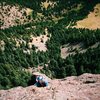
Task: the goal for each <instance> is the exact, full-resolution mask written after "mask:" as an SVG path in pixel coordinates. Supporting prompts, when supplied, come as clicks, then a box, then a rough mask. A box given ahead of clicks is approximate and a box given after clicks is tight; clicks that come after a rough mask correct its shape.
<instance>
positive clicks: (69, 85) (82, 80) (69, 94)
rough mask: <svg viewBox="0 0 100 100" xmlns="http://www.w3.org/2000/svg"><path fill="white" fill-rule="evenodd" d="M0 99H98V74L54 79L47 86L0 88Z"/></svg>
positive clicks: (99, 93)
mask: <svg viewBox="0 0 100 100" xmlns="http://www.w3.org/2000/svg"><path fill="white" fill-rule="evenodd" d="M0 100H100V74H98V75H93V74H87V73H86V74H83V75H81V76H78V77H77V76H71V77H67V78H64V79H54V80H51V81H50V83H49V86H48V87H41V88H38V87H35V86H29V87H26V88H23V87H21V86H19V87H16V88H12V89H9V90H0Z"/></svg>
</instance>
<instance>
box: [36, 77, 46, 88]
mask: <svg viewBox="0 0 100 100" xmlns="http://www.w3.org/2000/svg"><path fill="white" fill-rule="evenodd" d="M34 85H35V86H37V87H45V86H48V81H47V79H45V78H44V77H43V76H41V75H36V83H35V84H34Z"/></svg>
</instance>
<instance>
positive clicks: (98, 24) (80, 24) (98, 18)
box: [74, 3, 100, 30]
mask: <svg viewBox="0 0 100 100" xmlns="http://www.w3.org/2000/svg"><path fill="white" fill-rule="evenodd" d="M74 27H76V28H87V29H92V30H95V29H97V28H98V29H100V3H99V4H97V5H96V6H95V7H94V11H93V12H90V14H89V15H88V16H87V18H85V19H83V20H80V21H77V23H76V26H74Z"/></svg>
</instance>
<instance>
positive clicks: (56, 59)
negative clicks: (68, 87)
mask: <svg viewBox="0 0 100 100" xmlns="http://www.w3.org/2000/svg"><path fill="white" fill-rule="evenodd" d="M4 1H5V2H6V3H9V4H16V3H17V4H19V5H20V6H21V7H29V8H31V9H33V10H34V13H33V18H34V19H37V20H36V21H32V22H31V23H27V24H24V25H18V26H13V27H10V28H7V29H1V30H0V43H1V41H4V43H5V44H4V50H2V49H1V44H0V89H8V88H12V87H16V86H20V85H21V86H27V85H28V82H29V80H30V79H31V77H32V76H31V75H30V74H29V73H27V72H25V71H23V70H22V69H23V68H28V67H34V68H35V66H38V65H40V64H42V65H43V66H44V68H43V69H42V72H43V73H45V74H46V75H48V76H49V77H51V78H64V77H66V76H71V75H80V74H82V73H85V72H86V73H87V72H89V73H96V74H97V73H100V45H99V46H98V47H96V48H94V49H93V48H92V49H88V50H87V52H85V53H82V54H81V53H79V52H76V54H75V55H70V56H68V57H67V58H66V59H62V58H61V54H60V53H61V50H60V48H61V46H62V45H65V44H68V43H83V44H84V46H85V47H87V48H88V47H89V46H92V45H93V44H95V43H97V42H100V29H97V30H89V29H76V28H65V27H66V26H67V25H69V23H70V22H71V25H73V24H75V22H76V21H77V20H80V19H82V18H84V17H86V15H87V14H88V13H89V11H92V10H93V7H94V6H95V5H96V3H98V2H99V0H91V1H92V3H91V2H89V1H90V0H68V1H67V2H66V0H53V1H57V4H56V5H55V6H54V7H50V6H49V7H48V9H47V10H46V9H42V8H41V1H43V2H44V1H45V0H30V1H29V0H25V1H24V0H0V3H1V2H4ZM78 4H81V5H82V6H81V8H80V9H78V10H77V6H78ZM64 10H66V11H67V12H66V11H65V12H63V11H64ZM37 12H40V13H41V12H42V14H43V15H44V17H43V18H40V17H38V16H37ZM52 15H53V16H55V17H57V18H58V19H59V17H62V18H61V19H59V20H57V21H55V20H53V19H52ZM45 28H47V29H48V37H50V40H48V41H47V42H46V47H47V51H46V52H43V51H38V52H36V51H35V50H36V47H35V46H32V48H31V49H30V48H29V46H28V43H29V41H30V36H31V35H33V36H40V35H41V34H45V31H44V29H45ZM16 40H17V41H22V43H20V42H19V44H20V46H19V47H17V46H16ZM25 41H26V43H24V42H25ZM42 42H43V41H42ZM27 51H29V52H28V53H25V52H27ZM45 64H47V65H48V66H45Z"/></svg>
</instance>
